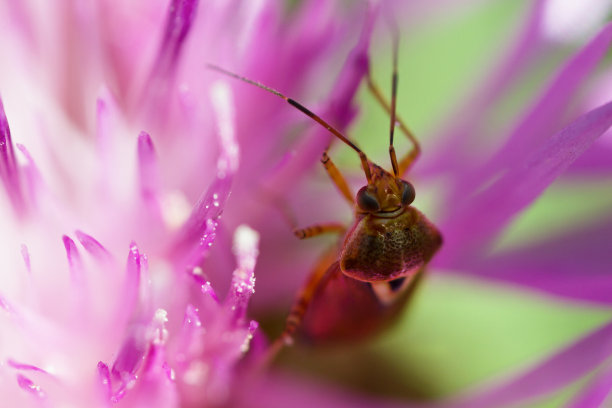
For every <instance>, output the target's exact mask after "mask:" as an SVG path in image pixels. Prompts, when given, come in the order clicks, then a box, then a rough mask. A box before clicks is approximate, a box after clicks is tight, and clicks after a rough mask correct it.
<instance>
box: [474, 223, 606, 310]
mask: <svg viewBox="0 0 612 408" xmlns="http://www.w3.org/2000/svg"><path fill="white" fill-rule="evenodd" d="M610 237H612V220H608V221H605V220H602V221H601V222H600V223H599V224H597V225H594V226H591V227H589V228H582V229H577V230H575V231H572V232H571V233H570V234H567V235H565V236H560V237H557V238H554V239H552V240H548V241H546V242H544V243H541V244H535V245H530V246H529V247H527V248H522V249H518V250H514V251H510V252H508V253H504V254H500V255H495V256H491V257H489V258H487V259H485V260H484V261H482V262H479V263H478V264H477V265H474V266H472V267H471V268H470V269H471V270H470V273H476V274H479V275H481V276H483V277H487V278H491V279H499V280H503V281H508V282H512V283H518V284H520V285H525V286H529V287H530V288H534V289H536V290H540V291H543V292H546V293H549V294H555V295H560V296H565V297H570V298H574V299H580V300H588V301H591V302H597V303H604V304H612V280H611V279H610V271H612V257H610V250H611V249H612V246H611V245H610Z"/></svg>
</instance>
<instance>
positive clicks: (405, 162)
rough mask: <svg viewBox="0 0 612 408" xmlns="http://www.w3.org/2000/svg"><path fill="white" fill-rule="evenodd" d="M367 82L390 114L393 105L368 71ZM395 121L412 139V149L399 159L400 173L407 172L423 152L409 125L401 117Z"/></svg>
mask: <svg viewBox="0 0 612 408" xmlns="http://www.w3.org/2000/svg"><path fill="white" fill-rule="evenodd" d="M367 82H368V90H369V91H370V92H372V95H373V96H374V99H376V100H377V101H378V103H379V104H380V105H381V106H382V107H383V108H384V109H385V111H386V112H387V113H388V114H391V105H390V104H389V102H388V101H387V100H386V99H385V97H384V96H383V94H382V92H381V91H380V88H379V87H378V86H377V85H376V84H375V83H374V78H372V73H371V72H368V74H367ZM395 122H396V123H397V124H398V125H399V129H400V131H401V132H402V133H403V134H404V135H405V136H406V137H407V138H408V139H409V140H410V142H411V143H412V149H410V150H409V151H408V153H406V155H405V156H404V157H402V158H401V160H400V161H399V165H398V166H399V167H398V168H399V174H400V175H402V174H405V173H406V172H407V171H408V169H410V167H411V166H412V165H413V164H414V162H415V160H416V159H417V157H419V154H420V153H421V147H420V146H419V142H418V140H417V139H416V137H415V136H414V134H413V133H412V132H411V131H410V129H408V126H406V124H405V123H404V121H403V120H402V119H401V118H400V117H399V116H396V117H395ZM390 149H393V146H390Z"/></svg>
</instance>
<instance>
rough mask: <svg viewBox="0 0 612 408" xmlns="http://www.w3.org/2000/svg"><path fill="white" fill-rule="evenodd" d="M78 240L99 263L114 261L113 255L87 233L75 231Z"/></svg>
mask: <svg viewBox="0 0 612 408" xmlns="http://www.w3.org/2000/svg"><path fill="white" fill-rule="evenodd" d="M74 234H75V235H76V237H77V239H78V240H79V242H80V243H81V245H83V248H85V250H86V251H87V252H89V253H90V254H91V255H93V256H94V257H95V258H96V259H98V260H99V261H109V260H111V259H112V256H111V254H110V253H109V252H108V251H107V250H106V248H104V246H102V244H101V243H99V242H98V241H97V240H96V239H95V238H93V237H92V236H90V235H87V234H86V233H84V232H82V231H79V230H76V231H74Z"/></svg>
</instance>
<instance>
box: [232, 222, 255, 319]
mask: <svg viewBox="0 0 612 408" xmlns="http://www.w3.org/2000/svg"><path fill="white" fill-rule="evenodd" d="M234 252H235V253H236V259H237V260H238V268H236V270H235V271H234V274H233V276H232V285H231V287H230V291H229V294H228V296H227V298H226V299H225V305H226V307H229V308H230V309H231V311H232V314H233V315H234V324H242V323H243V320H244V317H245V315H246V308H247V305H248V303H249V299H250V298H251V296H252V295H253V293H255V273H254V271H255V263H256V260H257V255H258V254H259V234H258V233H257V232H255V231H254V230H252V229H250V228H249V227H246V226H244V225H241V226H240V227H238V228H237V229H236V234H235V238H234ZM251 326H252V325H251ZM254 329H255V328H253V330H254Z"/></svg>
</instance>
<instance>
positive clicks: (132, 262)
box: [122, 242, 142, 318]
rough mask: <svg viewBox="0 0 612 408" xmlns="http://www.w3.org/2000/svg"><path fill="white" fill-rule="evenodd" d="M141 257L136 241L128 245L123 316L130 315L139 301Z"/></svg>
mask: <svg viewBox="0 0 612 408" xmlns="http://www.w3.org/2000/svg"><path fill="white" fill-rule="evenodd" d="M141 266H142V265H141V257H140V253H139V252H138V247H137V246H136V243H134V242H132V243H131V245H130V252H129V254H128V259H127V267H126V276H125V283H124V287H123V293H124V295H123V305H124V307H123V308H122V314H123V317H124V318H129V317H131V314H132V313H133V312H134V310H136V307H137V305H138V301H139V293H140V279H141V276H140V275H141Z"/></svg>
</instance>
